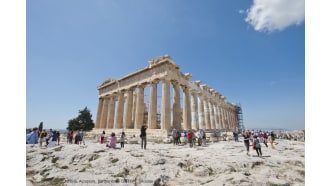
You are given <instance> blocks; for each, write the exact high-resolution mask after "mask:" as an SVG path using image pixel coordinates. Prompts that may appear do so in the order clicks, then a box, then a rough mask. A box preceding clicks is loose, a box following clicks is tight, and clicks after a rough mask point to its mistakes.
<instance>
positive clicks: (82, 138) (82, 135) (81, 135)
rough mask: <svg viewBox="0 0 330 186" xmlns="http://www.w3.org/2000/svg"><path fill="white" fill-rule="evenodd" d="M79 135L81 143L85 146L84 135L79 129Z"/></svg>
mask: <svg viewBox="0 0 330 186" xmlns="http://www.w3.org/2000/svg"><path fill="white" fill-rule="evenodd" d="M79 135H80V139H81V141H82V143H83V144H84V145H85V138H84V136H85V133H84V131H83V130H82V129H80V131H79Z"/></svg>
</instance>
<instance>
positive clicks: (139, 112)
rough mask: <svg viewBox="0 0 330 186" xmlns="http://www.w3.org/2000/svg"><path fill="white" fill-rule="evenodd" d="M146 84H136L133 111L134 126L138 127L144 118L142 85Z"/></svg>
mask: <svg viewBox="0 0 330 186" xmlns="http://www.w3.org/2000/svg"><path fill="white" fill-rule="evenodd" d="M145 86H146V84H140V85H138V95H137V98H136V111H135V123H134V128H135V129H140V128H141V127H142V124H143V118H144V87H145Z"/></svg>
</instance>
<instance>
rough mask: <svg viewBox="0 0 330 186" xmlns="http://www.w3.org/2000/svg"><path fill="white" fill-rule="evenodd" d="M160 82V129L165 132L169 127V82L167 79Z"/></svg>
mask: <svg viewBox="0 0 330 186" xmlns="http://www.w3.org/2000/svg"><path fill="white" fill-rule="evenodd" d="M162 81H163V87H162V115H161V129H163V130H167V129H169V128H170V127H171V108H170V82H169V80H168V79H163V80H162Z"/></svg>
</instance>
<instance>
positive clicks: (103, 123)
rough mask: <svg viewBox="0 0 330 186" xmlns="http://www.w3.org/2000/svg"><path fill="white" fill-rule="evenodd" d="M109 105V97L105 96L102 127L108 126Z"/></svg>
mask: <svg viewBox="0 0 330 186" xmlns="http://www.w3.org/2000/svg"><path fill="white" fill-rule="evenodd" d="M108 106H109V98H108V97H107V98H104V102H103V108H102V117H101V118H102V119H101V128H102V129H105V128H106V127H107V119H108Z"/></svg>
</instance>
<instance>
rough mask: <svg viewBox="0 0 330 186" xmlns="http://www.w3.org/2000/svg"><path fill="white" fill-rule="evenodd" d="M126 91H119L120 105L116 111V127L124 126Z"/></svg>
mask: <svg viewBox="0 0 330 186" xmlns="http://www.w3.org/2000/svg"><path fill="white" fill-rule="evenodd" d="M124 103H125V99H124V92H123V91H120V92H118V105H117V111H116V121H115V126H114V128H115V129H121V128H123V112H124Z"/></svg>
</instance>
